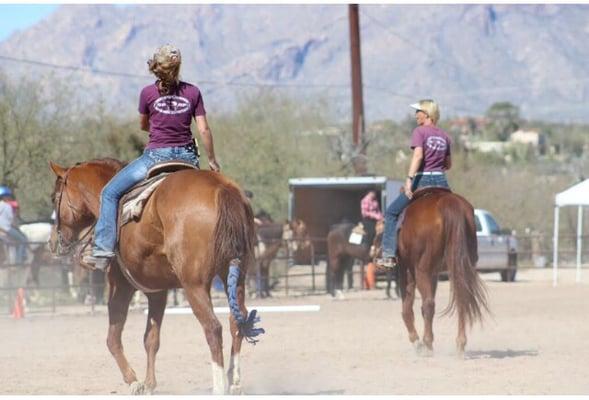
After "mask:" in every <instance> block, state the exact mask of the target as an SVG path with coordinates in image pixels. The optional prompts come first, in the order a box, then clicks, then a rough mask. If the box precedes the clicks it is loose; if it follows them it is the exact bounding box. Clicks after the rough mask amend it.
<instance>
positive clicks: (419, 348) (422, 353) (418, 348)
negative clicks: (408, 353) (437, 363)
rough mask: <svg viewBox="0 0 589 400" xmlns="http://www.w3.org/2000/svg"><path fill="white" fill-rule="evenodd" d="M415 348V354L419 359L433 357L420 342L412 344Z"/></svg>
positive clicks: (430, 350) (432, 353)
mask: <svg viewBox="0 0 589 400" xmlns="http://www.w3.org/2000/svg"><path fill="white" fill-rule="evenodd" d="M413 346H414V347H415V353H417V355H418V356H420V357H433V355H434V351H433V349H430V348H429V347H427V346H426V345H425V344H424V343H423V342H422V341H416V342H414V343H413Z"/></svg>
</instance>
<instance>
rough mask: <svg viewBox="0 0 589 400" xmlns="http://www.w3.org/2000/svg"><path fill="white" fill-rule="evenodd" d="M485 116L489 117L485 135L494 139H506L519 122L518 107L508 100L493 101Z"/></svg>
mask: <svg viewBox="0 0 589 400" xmlns="http://www.w3.org/2000/svg"><path fill="white" fill-rule="evenodd" d="M485 116H486V117H487V118H488V119H489V125H488V126H487V128H486V130H485V131H486V135H487V137H489V138H491V139H495V140H501V141H506V140H508V139H509V135H511V134H512V133H513V132H514V131H516V130H517V129H518V127H519V124H520V117H519V108H518V107H517V106H514V105H513V104H511V103H509V102H499V103H494V104H493V105H491V107H489V109H488V110H487V112H486V113H485Z"/></svg>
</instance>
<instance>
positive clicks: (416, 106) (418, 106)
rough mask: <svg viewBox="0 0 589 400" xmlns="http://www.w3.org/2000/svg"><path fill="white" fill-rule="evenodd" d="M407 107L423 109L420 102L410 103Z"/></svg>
mask: <svg viewBox="0 0 589 400" xmlns="http://www.w3.org/2000/svg"><path fill="white" fill-rule="evenodd" d="M409 107H411V108H414V109H416V110H417V111H425V110H424V109H423V108H422V107H421V104H419V102H418V103H413V104H410V105H409Z"/></svg>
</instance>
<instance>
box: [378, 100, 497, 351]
mask: <svg viewBox="0 0 589 400" xmlns="http://www.w3.org/2000/svg"><path fill="white" fill-rule="evenodd" d="M411 107H412V108H414V109H415V119H416V121H417V125H418V126H417V128H415V130H414V131H413V134H412V137H411V148H412V149H413V157H412V159H411V164H410V166H409V172H408V174H407V179H406V181H405V188H404V189H405V190H404V192H403V193H401V194H400V195H399V196H398V197H397V198H396V199H395V200H394V201H393V202H392V203H391V204H390V205H389V207H388V208H387V210H386V213H385V230H384V237H383V241H382V246H383V249H382V258H381V259H379V260H377V264H378V265H380V266H382V267H388V268H392V267H394V266H396V265H397V264H398V265H399V274H398V276H399V281H400V282H399V283H400V289H401V295H402V298H403V321H404V322H405V325H406V327H407V331H408V333H409V340H410V341H411V343H413V344H414V345H415V346H416V348H417V349H418V350H419V351H420V352H421V351H424V352H425V353H426V354H429V353H431V352H432V351H433V340H434V334H433V317H434V314H435V295H436V289H437V282H438V273H439V272H441V271H448V275H449V278H450V282H451V289H452V296H451V298H450V304H449V306H448V308H447V310H446V312H451V311H453V310H457V311H458V336H457V337H456V345H457V349H458V352H459V353H460V354H463V353H464V347H465V345H466V333H465V327H466V324H472V323H473V322H474V321H477V320H480V319H481V318H482V310H487V299H486V290H485V287H484V285H483V282H482V281H481V279H480V278H479V276H478V274H477V272H476V269H475V267H476V262H477V259H478V254H477V238H476V227H475V223H474V209H473V207H472V205H471V204H470V203H469V202H468V201H467V200H466V199H464V198H463V197H461V196H459V195H457V194H455V193H452V192H451V191H450V189H449V186H448V182H447V180H446V174H445V171H446V170H448V169H450V167H451V165H452V162H451V156H450V145H451V142H450V137H449V136H448V134H447V133H446V132H444V130H442V129H441V128H439V127H438V126H437V125H436V124H437V122H438V120H439V119H440V111H439V108H438V105H437V104H436V102H434V101H433V100H421V101H419V102H418V103H416V104H412V105H411ZM414 192H415V193H414ZM405 209H406V211H405V220H404V222H403V224H402V227H401V228H400V231H399V242H398V246H397V229H398V227H397V221H398V220H399V217H400V215H401V213H402V212H403V210H405ZM416 288H417V290H419V292H420V294H421V299H422V307H421V314H422V315H423V318H424V320H425V327H424V334H423V342H421V341H420V340H419V335H418V334H417V331H416V329H415V317H414V314H413V301H414V299H415V289H416Z"/></svg>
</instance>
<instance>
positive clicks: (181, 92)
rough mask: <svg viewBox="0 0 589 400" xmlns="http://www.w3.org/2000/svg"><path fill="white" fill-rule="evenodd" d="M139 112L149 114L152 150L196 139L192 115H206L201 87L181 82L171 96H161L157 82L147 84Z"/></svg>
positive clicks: (149, 145) (183, 143)
mask: <svg viewBox="0 0 589 400" xmlns="http://www.w3.org/2000/svg"><path fill="white" fill-rule="evenodd" d="M139 113H141V114H147V115H149V143H148V144H147V148H148V149H154V148H158V147H173V146H184V145H187V144H189V143H190V142H191V141H192V132H191V131H190V123H191V122H192V118H193V117H196V116H198V115H205V114H206V111H205V106H204V104H203V101H202V96H201V94H200V90H198V88H197V87H196V86H194V85H191V84H190V83H186V82H182V81H181V82H180V84H179V86H178V88H177V89H176V90H175V91H174V92H172V93H171V94H169V95H163V96H162V95H160V92H159V90H158V88H157V85H156V84H155V83H154V84H152V85H149V86H146V87H144V88H143V90H142V91H141V95H140V96H139Z"/></svg>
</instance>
